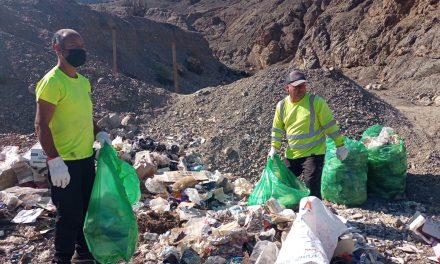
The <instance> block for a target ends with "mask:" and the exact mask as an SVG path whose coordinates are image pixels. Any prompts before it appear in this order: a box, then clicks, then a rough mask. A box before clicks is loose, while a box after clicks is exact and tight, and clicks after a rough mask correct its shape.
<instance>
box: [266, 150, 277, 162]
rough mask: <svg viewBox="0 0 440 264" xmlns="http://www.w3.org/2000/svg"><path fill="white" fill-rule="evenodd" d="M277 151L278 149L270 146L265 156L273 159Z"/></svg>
mask: <svg viewBox="0 0 440 264" xmlns="http://www.w3.org/2000/svg"><path fill="white" fill-rule="evenodd" d="M277 153H278V150H277V149H276V148H274V147H271V148H270V151H269V154H268V155H267V156H268V157H270V158H271V159H273V158H274V157H275V155H276V154H277Z"/></svg>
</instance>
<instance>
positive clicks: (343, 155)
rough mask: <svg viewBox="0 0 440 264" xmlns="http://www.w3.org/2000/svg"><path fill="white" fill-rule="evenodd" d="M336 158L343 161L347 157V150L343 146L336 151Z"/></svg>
mask: <svg viewBox="0 0 440 264" xmlns="http://www.w3.org/2000/svg"><path fill="white" fill-rule="evenodd" d="M336 156H337V157H338V159H339V160H340V161H343V160H345V159H346V158H347V156H348V150H347V149H346V148H345V147H344V146H342V147H339V148H337V149H336Z"/></svg>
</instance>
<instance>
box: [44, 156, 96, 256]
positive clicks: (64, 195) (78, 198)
mask: <svg viewBox="0 0 440 264" xmlns="http://www.w3.org/2000/svg"><path fill="white" fill-rule="evenodd" d="M65 163H66V165H67V167H68V169H69V174H70V183H69V184H68V185H67V186H66V187H65V188H60V187H55V186H53V185H52V181H50V183H51V194H52V202H53V203H54V205H55V206H56V208H57V218H56V223H55V256H54V260H53V263H63V264H64V263H71V262H70V260H71V258H72V256H73V254H74V252H75V250H76V251H77V254H80V255H90V252H89V249H88V247H87V243H86V241H85V239H84V232H83V225H84V218H85V215H86V212H87V207H88V205H89V200H90V194H91V192H92V188H93V182H94V180H95V163H94V158H93V156H92V157H90V158H87V159H82V160H74V161H65ZM49 179H50V175H49Z"/></svg>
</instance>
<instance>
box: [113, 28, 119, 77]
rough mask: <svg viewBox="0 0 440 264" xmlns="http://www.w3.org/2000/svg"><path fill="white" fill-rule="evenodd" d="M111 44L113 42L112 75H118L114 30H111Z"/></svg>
mask: <svg viewBox="0 0 440 264" xmlns="http://www.w3.org/2000/svg"><path fill="white" fill-rule="evenodd" d="M112 42H113V74H115V75H116V74H118V64H117V61H116V57H117V56H116V28H112Z"/></svg>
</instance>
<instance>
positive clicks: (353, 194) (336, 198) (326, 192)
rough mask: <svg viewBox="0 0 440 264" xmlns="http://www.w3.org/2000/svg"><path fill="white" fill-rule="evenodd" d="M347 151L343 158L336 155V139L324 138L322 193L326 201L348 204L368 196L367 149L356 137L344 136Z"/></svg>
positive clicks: (358, 202) (356, 203) (364, 199)
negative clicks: (325, 147) (325, 146)
mask: <svg viewBox="0 0 440 264" xmlns="http://www.w3.org/2000/svg"><path fill="white" fill-rule="evenodd" d="M344 142H345V147H346V148H347V150H348V152H349V154H348V156H347V158H346V159H345V160H344V161H340V160H339V159H338V158H337V156H336V144H335V142H334V141H333V140H332V139H330V138H327V140H326V145H327V150H326V155H325V164H324V168H323V171H322V181H321V194H322V197H323V198H324V199H326V200H328V201H331V202H334V203H337V204H344V205H349V206H355V205H361V204H363V203H364V202H365V201H366V200H367V157H368V153H367V149H366V148H365V146H364V145H363V144H362V143H361V142H359V141H356V140H351V139H349V138H347V137H344Z"/></svg>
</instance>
